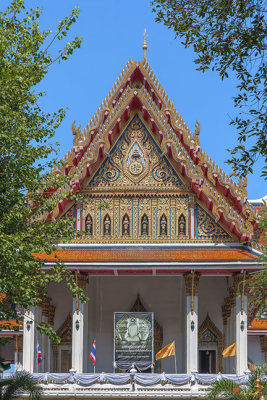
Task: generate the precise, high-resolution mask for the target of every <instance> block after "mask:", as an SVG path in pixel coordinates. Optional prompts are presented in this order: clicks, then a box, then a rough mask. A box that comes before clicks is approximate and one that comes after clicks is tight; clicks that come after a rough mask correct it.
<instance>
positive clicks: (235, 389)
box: [207, 365, 267, 400]
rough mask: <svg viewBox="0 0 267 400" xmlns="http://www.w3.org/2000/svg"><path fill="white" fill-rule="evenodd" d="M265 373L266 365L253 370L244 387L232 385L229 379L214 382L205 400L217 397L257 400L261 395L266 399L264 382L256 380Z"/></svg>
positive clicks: (266, 370) (235, 399)
mask: <svg viewBox="0 0 267 400" xmlns="http://www.w3.org/2000/svg"><path fill="white" fill-rule="evenodd" d="M266 373H267V367H266V365H263V366H262V367H257V368H255V371H253V372H252V373H251V374H250V375H249V377H248V382H247V383H246V385H240V384H237V383H234V382H233V381H231V380H230V379H221V380H219V381H216V382H215V383H213V384H212V385H211V387H210V388H209V390H208V396H207V400H213V399H217V398H218V397H219V396H220V397H223V398H227V399H231V400H255V399H259V398H260V396H261V395H263V396H264V397H265V398H266V395H267V385H266V381H258V382H257V378H258V377H261V376H262V375H266Z"/></svg>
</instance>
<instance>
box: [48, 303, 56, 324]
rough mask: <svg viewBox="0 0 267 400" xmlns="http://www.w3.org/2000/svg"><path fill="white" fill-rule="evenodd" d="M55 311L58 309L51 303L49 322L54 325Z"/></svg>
mask: <svg viewBox="0 0 267 400" xmlns="http://www.w3.org/2000/svg"><path fill="white" fill-rule="evenodd" d="M55 311H56V307H55V306H53V305H52V304H50V305H49V307H48V323H49V325H51V326H53V325H54V316H55Z"/></svg>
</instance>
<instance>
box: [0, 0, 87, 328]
mask: <svg viewBox="0 0 267 400" xmlns="http://www.w3.org/2000/svg"><path fill="white" fill-rule="evenodd" d="M78 14H79V9H74V10H72V12H71V14H70V15H69V16H68V17H66V18H64V19H63V20H62V21H60V22H59V24H58V27H57V30H56V32H55V33H53V34H52V32H51V31H50V30H46V31H40V28H39V17H40V9H39V8H37V9H35V10H33V9H26V8H25V5H24V1H23V0H13V1H12V2H11V4H10V6H9V7H8V8H7V10H6V11H5V12H0V88H1V91H0V143H1V148H0V166H1V168H0V242H1V247H0V265H1V269H0V293H2V294H5V298H4V299H3V300H2V301H1V302H0V320H2V321H3V320H10V319H15V320H16V321H17V322H18V321H19V320H20V319H21V313H19V311H18V310H22V314H23V310H24V309H25V308H27V307H28V306H35V305H37V304H38V303H39V302H40V299H41V295H45V294H46V288H47V286H48V284H49V283H50V282H61V281H62V280H66V281H67V284H68V286H69V287H70V289H71V290H72V292H73V294H74V295H75V294H76V292H77V291H78V290H79V289H78V288H77V286H76V283H75V280H74V278H73V276H72V275H71V273H70V272H69V271H68V270H67V269H66V268H65V267H64V265H62V263H60V260H57V263H56V265H55V267H54V268H52V269H51V270H50V271H49V272H48V271H45V270H44V269H42V268H43V267H44V264H45V256H40V258H39V259H36V258H34V257H33V253H46V254H51V252H52V251H53V249H55V246H54V243H56V242H57V241H58V240H59V238H60V241H61V242H64V241H67V240H70V239H71V238H72V235H73V232H72V229H70V226H69V222H68V221H66V220H64V219H60V220H55V219H52V220H51V221H48V220H47V221H46V222H45V221H44V216H47V215H48V214H49V213H50V212H52V211H53V210H54V209H55V208H56V206H57V204H58V202H59V200H60V199H62V198H64V197H65V196H67V192H66V191H64V190H63V189H62V187H64V186H63V185H64V184H66V182H67V180H69V179H70V178H71V176H69V177H68V178H67V177H65V176H62V174H61V173H57V172H54V173H51V172H50V173H47V171H48V170H49V169H50V168H52V167H53V166H54V165H55V160H52V161H50V162H48V161H47V160H48V159H51V158H52V157H55V154H56V150H57V148H55V145H53V144H52V143H51V142H50V141H51V140H52V139H53V136H54V134H55V130H56V129H57V127H58V126H59V125H60V123H61V121H62V119H63V118H64V116H65V111H64V110H63V109H59V110H57V111H56V112H54V113H44V112H43V111H42V109H41V107H40V105H39V100H40V98H41V97H42V96H44V92H38V91H37V89H36V88H37V85H38V84H39V83H40V81H41V80H42V79H43V78H44V76H45V75H46V74H47V73H48V70H49V67H50V66H51V65H52V64H53V63H55V62H56V61H57V62H61V61H62V60H66V59H67V58H68V57H69V56H70V55H71V54H72V53H73V51H74V50H75V49H76V48H78V47H80V44H81V39H80V38H78V37H76V38H74V40H71V41H68V42H66V44H65V45H63V46H62V48H61V49H60V50H59V51H58V52H57V53H55V49H54V44H55V40H59V41H62V40H63V39H65V38H66V37H67V36H68V34H69V29H70V27H71V25H72V24H73V23H75V22H76V19H77V17H78ZM60 43H61V42H60ZM53 52H54V53H55V54H53ZM66 186H67V185H66ZM59 187H61V189H60V190H56V188H59ZM80 296H81V301H86V298H85V296H84V293H83V291H82V290H80ZM15 305H16V306H18V307H16V306H15ZM22 317H23V315H22ZM37 322H38V321H37ZM3 327H4V326H3ZM39 329H40V330H41V331H42V332H44V333H47V334H50V336H51V335H52V333H51V332H52V331H51V329H50V328H49V327H48V326H47V327H45V326H44V325H43V324H42V325H39ZM52 336H53V335H52Z"/></svg>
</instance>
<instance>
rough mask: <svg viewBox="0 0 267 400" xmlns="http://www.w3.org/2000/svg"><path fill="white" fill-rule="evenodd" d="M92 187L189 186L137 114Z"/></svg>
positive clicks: (90, 185) (169, 187) (127, 188)
mask: <svg viewBox="0 0 267 400" xmlns="http://www.w3.org/2000/svg"><path fill="white" fill-rule="evenodd" d="M89 187H90V189H91V190H92V189H93V190H102V191H103V190H104V191H108V190H110V188H112V191H113V192H115V191H116V190H117V188H118V189H119V191H121V190H122V189H124V190H129V189H132V190H135V191H136V190H140V189H145V188H148V187H149V188H150V190H152V189H153V188H157V189H160V187H161V188H162V190H164V191H166V190H168V189H176V190H177V188H178V189H180V188H181V187H184V188H185V187H186V186H185V185H184V184H183V183H182V181H181V179H180V178H179V177H178V176H177V174H176V173H175V172H174V170H173V169H172V168H171V166H170V165H168V163H167V161H166V159H165V158H162V155H161V153H160V152H159V150H158V148H157V146H156V144H155V143H153V141H152V139H151V137H150V135H149V133H148V132H147V131H146V129H145V128H144V125H143V124H142V123H141V121H140V119H139V117H138V116H135V118H133V120H132V121H131V123H130V125H129V126H128V128H127V129H126V130H125V132H124V134H123V136H122V138H121V140H120V142H119V144H118V146H117V147H116V148H115V149H114V150H113V151H112V153H111V155H110V158H109V159H108V160H107V162H106V163H105V164H104V166H103V167H102V168H100V170H99V172H98V174H97V175H96V176H95V177H94V178H93V180H92V181H91V182H90V184H89Z"/></svg>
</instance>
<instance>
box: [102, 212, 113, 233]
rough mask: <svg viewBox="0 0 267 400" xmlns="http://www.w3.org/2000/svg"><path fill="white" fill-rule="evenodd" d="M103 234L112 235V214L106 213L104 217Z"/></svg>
mask: <svg viewBox="0 0 267 400" xmlns="http://www.w3.org/2000/svg"><path fill="white" fill-rule="evenodd" d="M103 234H104V236H110V234H111V222H110V216H109V215H108V214H106V215H105V217H104V221H103Z"/></svg>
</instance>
